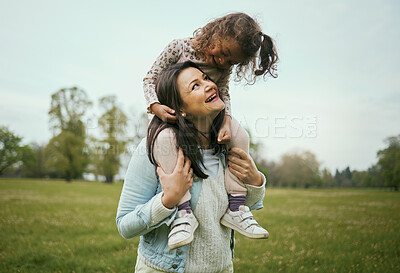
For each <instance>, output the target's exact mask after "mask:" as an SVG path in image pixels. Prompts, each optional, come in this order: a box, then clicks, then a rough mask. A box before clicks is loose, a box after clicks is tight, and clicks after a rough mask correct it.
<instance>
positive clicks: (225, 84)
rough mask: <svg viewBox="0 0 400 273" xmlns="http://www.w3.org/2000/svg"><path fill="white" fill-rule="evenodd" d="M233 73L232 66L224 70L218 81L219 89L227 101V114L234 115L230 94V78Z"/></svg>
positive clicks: (225, 101)
mask: <svg viewBox="0 0 400 273" xmlns="http://www.w3.org/2000/svg"><path fill="white" fill-rule="evenodd" d="M231 73H232V67H231V68H229V69H227V70H226V71H224V72H223V74H222V76H221V77H220V78H219V79H218V81H217V82H216V84H217V86H218V90H219V92H220V93H221V96H222V99H223V101H224V103H225V115H227V116H232V114H231V97H230V95H229V78H230V76H231Z"/></svg>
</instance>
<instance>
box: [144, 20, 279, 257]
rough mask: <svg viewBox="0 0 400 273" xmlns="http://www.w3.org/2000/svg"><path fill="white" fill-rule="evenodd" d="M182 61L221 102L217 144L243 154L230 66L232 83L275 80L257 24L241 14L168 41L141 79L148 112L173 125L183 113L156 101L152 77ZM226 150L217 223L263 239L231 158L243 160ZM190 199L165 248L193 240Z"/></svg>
mask: <svg viewBox="0 0 400 273" xmlns="http://www.w3.org/2000/svg"><path fill="white" fill-rule="evenodd" d="M188 60H190V61H192V62H194V63H196V64H197V65H198V66H199V68H200V69H202V70H203V71H204V72H205V73H206V74H207V75H208V76H209V77H211V79H212V80H213V81H214V82H215V83H216V84H217V87H218V89H219V92H220V94H221V96H222V99H223V101H224V103H225V119H224V123H223V125H222V127H221V129H220V131H219V133H218V137H217V138H218V139H217V141H218V142H219V143H229V145H230V147H238V148H240V149H242V150H244V151H245V152H246V153H247V154H248V152H249V136H248V134H247V132H246V131H245V130H244V129H243V128H242V127H240V125H239V123H238V122H237V121H236V120H235V119H232V117H231V104H230V97H229V77H230V74H231V73H232V70H233V69H232V68H233V66H235V69H236V79H237V80H241V79H242V78H245V79H246V81H248V82H250V83H251V82H254V81H255V77H256V76H267V75H269V76H272V77H274V78H275V77H276V73H275V72H276V65H275V64H276V62H277V61H278V56H277V53H276V50H275V46H274V43H273V41H272V39H271V38H270V37H269V36H268V35H266V34H264V33H262V31H261V29H260V27H259V25H258V24H257V23H256V22H255V21H254V19H252V18H251V17H250V16H248V15H247V14H244V13H232V14H228V15H226V16H224V17H221V18H218V19H215V20H214V21H212V22H210V23H208V24H207V25H206V26H204V27H203V28H200V29H198V30H196V31H195V32H194V37H193V38H188V39H177V40H173V41H172V42H171V43H169V44H168V45H167V47H166V48H165V49H164V51H163V52H162V53H161V54H160V56H159V57H158V58H157V60H156V61H155V62H154V64H153V66H152V67H151V69H150V71H149V72H148V73H147V75H146V77H145V78H144V80H143V86H144V94H145V98H146V102H147V105H148V112H149V113H153V114H155V115H157V116H158V117H159V118H160V119H162V120H163V121H165V122H175V120H176V119H177V115H182V116H184V113H175V111H174V110H173V109H171V108H169V107H168V106H166V105H162V104H160V103H159V101H158V98H157V95H156V91H155V85H156V82H157V79H158V75H159V73H160V72H161V71H162V70H163V69H165V68H166V67H168V66H170V65H171V64H174V63H181V62H185V61H188ZM212 99H213V98H210V100H212ZM203 133H205V134H206V132H203ZM234 151H236V153H235V152H234ZM231 152H232V153H231V155H230V157H229V159H230V164H229V167H228V168H227V171H226V173H225V184H226V190H227V192H228V198H229V207H228V209H227V212H226V214H225V215H224V216H223V217H222V219H221V224H222V225H224V226H227V227H229V228H232V229H234V230H236V231H238V232H239V233H241V234H243V235H245V236H247V237H250V238H268V236H269V234H268V231H266V230H265V229H263V228H262V227H260V226H259V225H258V223H257V222H256V221H255V220H254V219H253V217H252V214H251V213H250V212H249V208H248V207H247V206H245V201H246V195H247V188H246V185H245V183H243V181H241V179H243V178H244V175H243V173H241V169H240V167H238V165H237V164H235V158H243V156H240V152H237V150H235V149H232V150H231ZM261 179H262V177H261V175H260V180H261ZM190 198H191V196H190V193H189V191H188V192H187V194H186V195H185V196H184V197H183V198H182V199H181V201H180V203H179V205H178V209H179V211H181V213H179V214H178V215H180V216H181V217H180V218H179V217H178V218H177V219H176V220H175V221H174V223H173V224H172V229H171V232H170V235H169V242H168V244H169V246H170V247H171V249H172V248H177V247H180V246H182V245H185V244H188V243H190V242H191V241H192V239H193V233H194V230H195V229H196V227H197V225H198V223H197V221H196V219H195V218H194V216H193V215H192V213H191V207H190ZM183 218H187V219H183Z"/></svg>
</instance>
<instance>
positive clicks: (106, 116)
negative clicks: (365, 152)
mask: <svg viewBox="0 0 400 273" xmlns="http://www.w3.org/2000/svg"><path fill="white" fill-rule="evenodd" d="M92 106H93V102H92V101H91V100H90V99H89V98H88V96H87V94H86V92H85V91H83V90H82V89H79V88H77V87H72V88H65V89H61V90H59V91H57V92H55V93H54V94H52V96H51V104H50V109H49V112H48V114H49V118H50V124H49V125H50V128H51V131H52V138H51V139H50V140H49V142H48V143H47V144H45V145H41V144H37V143H31V144H29V145H22V144H21V142H22V138H21V137H19V136H16V135H15V134H14V133H13V132H11V131H9V130H8V128H6V127H4V126H0V175H14V176H15V175H18V176H23V177H36V178H44V177H49V178H64V179H65V180H66V181H71V180H73V179H81V178H83V175H84V174H85V173H91V174H92V175H93V176H94V177H95V179H96V180H99V179H103V180H105V181H106V182H109V183H110V182H113V180H114V178H115V176H116V174H117V173H118V171H119V170H120V168H121V165H122V162H121V158H122V156H123V155H124V154H125V155H127V157H129V153H128V152H127V145H128V144H134V143H135V142H136V141H137V140H138V139H141V138H143V137H145V136H146V128H147V117H146V114H145V113H143V114H142V115H138V116H137V117H136V118H135V120H129V124H128V117H127V115H126V113H125V112H124V111H123V110H122V109H121V107H120V106H119V104H118V102H117V98H116V97H115V96H104V97H102V98H100V99H99V100H98V106H99V109H100V114H97V115H96V114H94V113H93V112H92V111H91V109H92ZM90 120H93V121H96V122H89V121H90ZM128 127H132V128H133V130H132V131H131V132H130V133H129V137H128V134H127V128H128ZM250 140H251V141H250V153H251V155H252V157H253V158H254V160H255V162H256V165H257V167H258V168H259V170H260V171H262V172H263V173H264V174H266V175H267V177H268V184H269V185H271V186H279V187H304V188H308V187H391V188H393V189H395V190H398V187H399V184H400V135H398V136H392V137H388V138H387V139H386V140H385V143H386V148H385V149H383V150H380V151H378V152H377V157H378V161H377V162H376V164H374V165H372V166H371V167H369V168H368V169H367V170H362V171H357V170H351V169H350V167H346V168H345V169H343V170H336V171H335V173H334V174H332V173H331V172H330V171H329V170H328V169H326V168H321V163H320V162H319V161H318V160H317V158H316V156H315V154H313V153H312V152H310V151H302V152H292V153H287V154H284V155H283V156H282V157H281V158H280V160H279V161H278V162H274V161H268V160H267V159H266V158H265V156H264V154H263V153H262V150H263V149H262V145H261V143H257V142H254V141H252V138H251V137H250Z"/></svg>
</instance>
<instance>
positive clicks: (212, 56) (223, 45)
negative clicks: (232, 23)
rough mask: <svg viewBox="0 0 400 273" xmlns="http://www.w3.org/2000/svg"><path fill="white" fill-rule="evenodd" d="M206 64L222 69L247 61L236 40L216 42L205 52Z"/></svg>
mask: <svg viewBox="0 0 400 273" xmlns="http://www.w3.org/2000/svg"><path fill="white" fill-rule="evenodd" d="M205 55H206V63H207V64H208V65H210V66H215V67H218V68H222V69H227V68H229V67H231V66H232V65H235V64H238V63H242V62H244V61H246V59H247V58H246V56H245V55H244V54H243V52H242V49H241V48H240V47H239V44H238V42H237V41H235V40H234V39H231V38H229V39H225V40H221V41H216V42H215V43H214V44H212V45H210V47H209V48H208V49H207V50H206V51H205Z"/></svg>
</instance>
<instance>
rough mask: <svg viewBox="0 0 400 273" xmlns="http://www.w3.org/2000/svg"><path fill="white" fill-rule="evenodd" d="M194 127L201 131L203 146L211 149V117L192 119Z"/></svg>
mask: <svg viewBox="0 0 400 273" xmlns="http://www.w3.org/2000/svg"><path fill="white" fill-rule="evenodd" d="M192 123H193V125H194V127H196V129H197V130H198V131H199V132H200V140H201V148H202V149H209V147H210V133H209V132H210V127H211V124H212V120H211V119H210V117H206V118H196V119H192Z"/></svg>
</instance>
